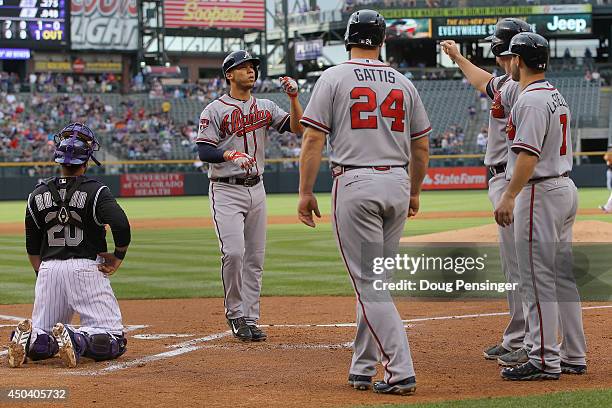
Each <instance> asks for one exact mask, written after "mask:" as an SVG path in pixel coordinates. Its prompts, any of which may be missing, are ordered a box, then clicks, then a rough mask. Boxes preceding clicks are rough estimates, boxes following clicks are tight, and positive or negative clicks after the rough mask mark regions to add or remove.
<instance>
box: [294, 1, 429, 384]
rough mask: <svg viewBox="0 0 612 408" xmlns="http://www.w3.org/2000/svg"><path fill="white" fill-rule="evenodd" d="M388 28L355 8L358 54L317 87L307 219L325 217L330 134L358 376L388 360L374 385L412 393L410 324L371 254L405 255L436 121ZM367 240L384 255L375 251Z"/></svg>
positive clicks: (303, 201) (354, 377)
mask: <svg viewBox="0 0 612 408" xmlns="http://www.w3.org/2000/svg"><path fill="white" fill-rule="evenodd" d="M385 28H386V25H385V20H384V18H383V17H382V16H380V15H379V14H378V13H377V12H376V11H372V10H360V11H358V12H355V13H353V14H352V15H351V17H350V18H349V23H348V26H347V30H346V35H345V44H346V48H347V50H349V51H350V53H351V59H350V60H349V61H347V62H345V63H343V64H340V65H338V66H336V67H333V68H330V69H328V70H327V71H325V72H324V73H323V75H321V77H320V78H319V80H318V81H317V84H316V85H315V88H314V91H313V93H312V97H311V99H310V103H309V104H308V107H307V108H306V111H305V112H304V116H303V117H302V121H301V122H302V124H303V125H304V126H307V129H306V131H305V133H304V142H303V145H302V154H301V157H300V203H299V207H298V216H299V218H300V220H301V221H302V222H303V223H304V224H306V225H309V226H311V227H314V226H315V224H314V220H313V217H312V213H313V212H314V213H315V214H316V215H317V216H320V214H319V209H318V205H317V200H316V198H315V197H314V195H313V186H314V182H315V179H316V175H317V172H318V170H319V167H320V162H321V150H322V148H323V145H324V144H325V139H326V135H329V144H330V147H331V153H330V161H331V163H332V174H333V176H334V186H333V193H332V206H333V218H332V223H333V227H334V231H335V237H336V242H337V244H338V248H339V250H340V254H341V257H342V259H343V261H344V263H345V266H346V269H347V271H348V273H349V276H350V278H351V282H352V284H353V288H354V290H355V294H356V298H357V299H356V300H357V302H356V306H357V333H356V336H355V342H354V352H353V360H352V363H351V367H350V369H349V379H348V382H349V385H351V386H352V387H354V388H356V389H358V390H367V389H370V388H371V387H372V377H373V376H374V374H375V373H376V365H377V363H378V362H381V363H382V365H383V367H384V381H379V382H376V383H374V385H373V388H374V391H375V392H378V393H385V394H401V395H407V394H412V393H414V392H415V390H416V381H415V373H414V368H413V364H412V357H411V355H410V347H409V345H408V339H407V337H406V332H405V330H404V325H403V323H402V319H401V317H400V315H399V313H398V311H397V309H396V308H395V305H394V304H393V301H392V299H390V297H389V295H388V293H379V294H376V293H373V290H374V289H373V283H374V281H375V280H376V279H379V278H380V277H379V276H376V277H375V276H374V275H373V274H372V270H371V268H370V269H369V268H368V266H365V265H364V264H367V263H368V261H367V259H368V258H369V256H373V257H378V256H383V255H384V256H393V255H394V254H395V253H397V248H398V245H399V239H400V237H401V235H402V232H403V230H404V224H405V222H406V216H408V215H416V213H417V211H418V209H419V192H420V190H421V184H422V182H423V178H424V177H425V172H426V169H427V160H428V154H429V148H428V146H429V143H428V138H427V137H426V136H427V135H428V134H429V132H430V131H431V127H430V124H429V119H428V118H427V114H426V113H425V108H424V107H423V103H422V102H421V98H420V97H419V94H418V92H417V90H416V89H415V87H414V85H413V84H412V83H411V82H410V81H409V80H408V79H406V77H404V76H403V75H402V74H400V73H399V72H398V71H396V70H394V69H393V68H391V67H389V66H388V65H386V64H383V63H381V62H380V61H379V60H378V56H379V55H380V47H381V46H382V44H383V41H384V38H385ZM370 244H371V246H370ZM366 246H370V248H371V250H372V252H374V253H368V254H367V255H365V254H364V253H363V252H362V250H363V248H364V247H366ZM368 252H370V251H368ZM379 295H380V296H382V298H383V300H380V297H379Z"/></svg>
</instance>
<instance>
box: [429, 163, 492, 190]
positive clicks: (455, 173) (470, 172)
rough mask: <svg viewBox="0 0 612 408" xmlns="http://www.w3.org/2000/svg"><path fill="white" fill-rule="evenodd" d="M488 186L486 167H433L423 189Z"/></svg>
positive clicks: (481, 187) (468, 188) (466, 188)
mask: <svg viewBox="0 0 612 408" xmlns="http://www.w3.org/2000/svg"><path fill="white" fill-rule="evenodd" d="M485 188H487V169H486V167H431V168H429V169H427V175H426V176H425V179H424V180H423V190H473V189H485Z"/></svg>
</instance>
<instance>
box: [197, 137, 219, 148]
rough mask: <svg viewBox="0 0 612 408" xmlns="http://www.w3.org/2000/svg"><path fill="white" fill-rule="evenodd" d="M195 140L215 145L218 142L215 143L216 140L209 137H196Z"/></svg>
mask: <svg viewBox="0 0 612 408" xmlns="http://www.w3.org/2000/svg"><path fill="white" fill-rule="evenodd" d="M195 142H196V143H208V144H211V145H215V146H217V144H218V143H217V142H215V141H214V140H211V139H204V138H200V139H196V141H195Z"/></svg>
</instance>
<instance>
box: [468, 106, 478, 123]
mask: <svg viewBox="0 0 612 408" xmlns="http://www.w3.org/2000/svg"><path fill="white" fill-rule="evenodd" d="M468 114H469V115H470V120H473V119H474V118H475V117H476V108H475V107H474V106H472V105H470V106H468Z"/></svg>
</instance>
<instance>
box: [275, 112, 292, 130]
mask: <svg viewBox="0 0 612 408" xmlns="http://www.w3.org/2000/svg"><path fill="white" fill-rule="evenodd" d="M290 116H291V115H290V114H287V115H286V116H285V117H284V118H283V121H282V122H281V124H280V126H279V127H278V128H279V129H282V128H283V126H285V123H287V119H289V117H290Z"/></svg>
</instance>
